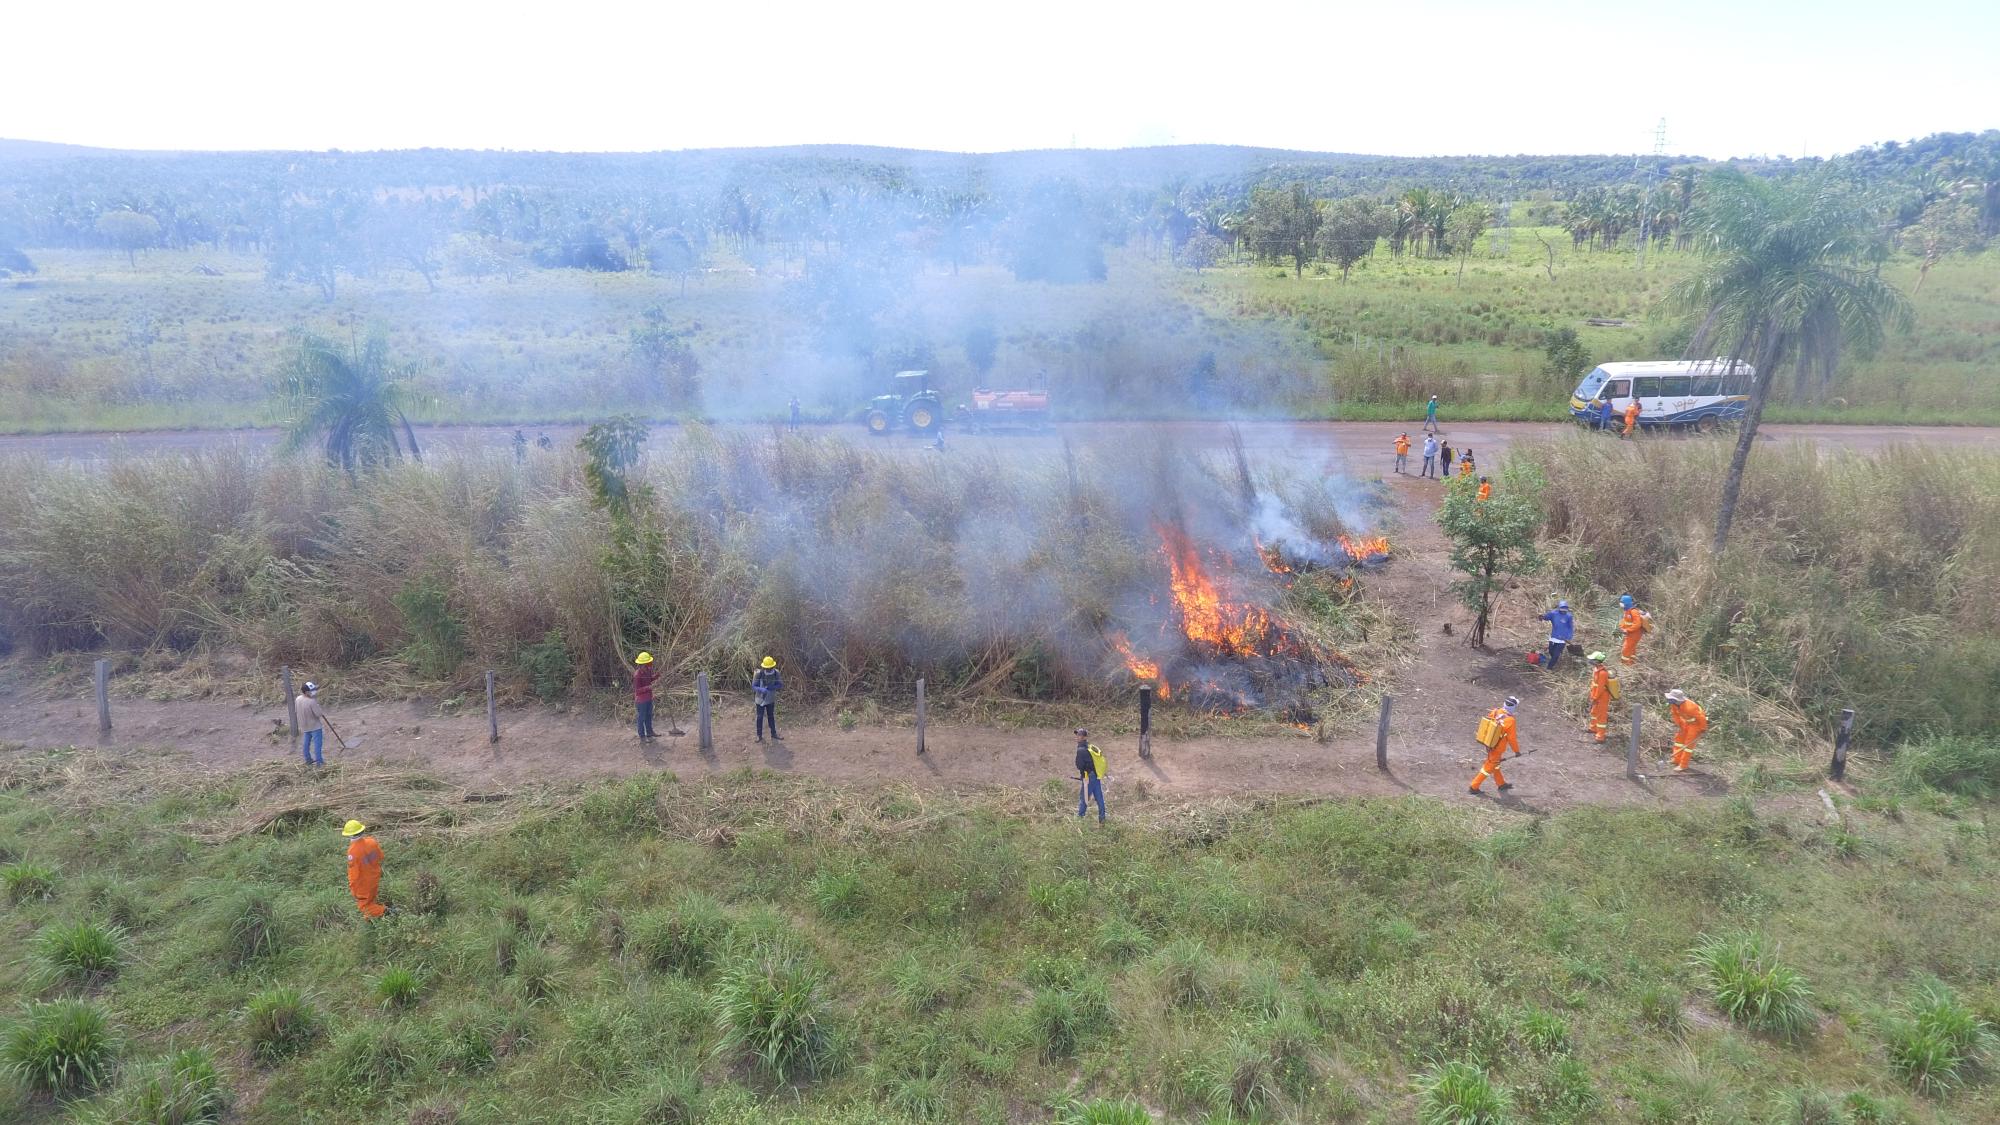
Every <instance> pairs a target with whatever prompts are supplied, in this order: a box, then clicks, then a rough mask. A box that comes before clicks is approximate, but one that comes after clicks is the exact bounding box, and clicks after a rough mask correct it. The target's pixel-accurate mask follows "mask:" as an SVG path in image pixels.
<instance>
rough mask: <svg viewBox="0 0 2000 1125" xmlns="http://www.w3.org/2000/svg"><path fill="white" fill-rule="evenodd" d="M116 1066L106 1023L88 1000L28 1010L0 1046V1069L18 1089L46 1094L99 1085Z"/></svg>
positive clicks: (115, 1047)
mask: <svg viewBox="0 0 2000 1125" xmlns="http://www.w3.org/2000/svg"><path fill="white" fill-rule="evenodd" d="M117 1061H118V1040H117V1037H116V1036H115V1035H114V1034H113V1033H112V1030H111V1023H110V1021H109V1020H107V1019H106V1018H105V1015H104V1010H103V1009H102V1008H99V1007H98V1006H97V1005H96V1004H93V1003H90V1002H89V1001H87V1000H53V1001H49V1002H47V1003H36V1004H31V1005H29V1006H28V1010H27V1011H26V1012H25V1013H24V1014H23V1015H22V1016H21V1019H20V1021H19V1022H18V1023H16V1024H15V1025H14V1026H13V1027H11V1028H9V1029H8V1031H7V1039H6V1043H5V1045H4V1046H0V1066H4V1067H5V1068H6V1070H7V1072H8V1073H9V1074H11V1075H13V1077H14V1078H15V1080H16V1081H18V1082H20V1083H21V1084H22V1085H24V1086H27V1087H29V1088H31V1089H35V1090H42V1091H46V1092H49V1093H67V1092H70V1091H73V1090H84V1089H90V1088H92V1087H96V1086H99V1085H101V1084H102V1083H103V1082H104V1081H105V1080H106V1079H107V1078H109V1077H110V1076H111V1069H112V1067H113V1066H114V1065H116V1063H117Z"/></svg>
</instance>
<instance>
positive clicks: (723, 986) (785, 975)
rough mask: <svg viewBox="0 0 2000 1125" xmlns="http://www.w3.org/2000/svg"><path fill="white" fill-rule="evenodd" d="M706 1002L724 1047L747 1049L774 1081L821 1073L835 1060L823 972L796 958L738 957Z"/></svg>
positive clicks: (831, 1010)
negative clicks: (741, 958) (773, 1077)
mask: <svg viewBox="0 0 2000 1125" xmlns="http://www.w3.org/2000/svg"><path fill="white" fill-rule="evenodd" d="M711 1003H712V1004H713V1006H714V1010H715V1018H716V1024H717V1026H719V1027H720V1028H721V1030H722V1034H723V1044H724V1046H726V1047H732V1048H738V1049H741V1050H744V1051H747V1052H748V1053H749V1054H750V1055H751V1057H753V1058H755V1059H756V1060H757V1062H758V1063H759V1064H761V1065H762V1066H763V1067H764V1068H765V1069H766V1070H768V1071H769V1072H770V1073H771V1074H773V1075H775V1076H776V1077H777V1078H778V1079H779V1080H780V1081H788V1080H789V1079H790V1078H791V1077H792V1076H793V1075H798V1074H803V1075H806V1076H809V1077H814V1078H818V1077H822V1076H824V1075H825V1074H827V1073H829V1072H830V1071H831V1070H832V1069H834V1066H835V1064H836V1063H837V1062H838V1058H837V1050H836V1048H837V1046H838V1044H837V1041H836V1039H835V1036H834V1027H833V1009H832V1005H831V1004H830V1003H829V1001H828V1000H827V996H826V981H825V977H824V976H823V975H822V974H821V973H820V972H819V970H817V969H815V968H812V967H811V966H809V965H807V964H805V963H804V962H803V961H802V960H799V959H796V958H789V957H779V956H772V955H759V956H753V957H747V958H744V959H743V960H740V961H738V962H736V963H735V964H734V965H732V966H730V967H729V968H728V969H727V970H726V971H725V972H724V973H723V974H722V978H721V979H720V980H719V981H718V982H717V983H716V989H715V994H714V997H713V999H712V1000H711Z"/></svg>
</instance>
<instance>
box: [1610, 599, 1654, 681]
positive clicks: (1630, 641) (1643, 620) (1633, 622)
mask: <svg viewBox="0 0 2000 1125" xmlns="http://www.w3.org/2000/svg"><path fill="white" fill-rule="evenodd" d="M1618 604H1619V605H1621V606H1623V607H1624V608H1625V614H1624V616H1622V617H1620V618H1619V619H1618V631H1619V632H1620V633H1622V634H1624V636H1625V647H1623V648H1621V649H1620V650H1618V663H1620V664H1637V663H1639V638H1640V637H1642V636H1644V635H1645V633H1646V630H1648V629H1650V628H1652V626H1653V619H1652V618H1651V617H1650V616H1649V615H1648V614H1647V613H1646V611H1645V610H1643V609H1640V608H1639V607H1638V606H1637V605H1635V604H1634V603H1633V601H1632V595H1630V594H1621V595H1619V598H1618Z"/></svg>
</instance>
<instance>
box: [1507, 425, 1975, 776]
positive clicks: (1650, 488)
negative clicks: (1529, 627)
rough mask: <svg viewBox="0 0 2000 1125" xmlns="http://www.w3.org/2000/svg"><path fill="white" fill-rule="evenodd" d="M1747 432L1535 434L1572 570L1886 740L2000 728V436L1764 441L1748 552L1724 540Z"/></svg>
mask: <svg viewBox="0 0 2000 1125" xmlns="http://www.w3.org/2000/svg"><path fill="white" fill-rule="evenodd" d="M1729 453H1730V449H1729V447H1728V446H1727V445H1726V444H1724V443H1719V442H1718V443H1711V442H1701V441H1675V440H1660V441H1644V442H1638V443H1618V442H1611V441H1605V440H1599V439H1597V438H1595V437H1594V436H1588V435H1577V436H1573V437H1570V438H1567V439H1563V440H1557V441H1552V442H1546V443H1537V444H1534V445H1529V446H1517V447H1516V449H1515V454H1516V455H1517V456H1523V457H1527V458H1530V459H1532V460H1534V461H1535V462H1537V463H1538V464H1540V465H1541V466H1542V469H1543V472H1544V473H1545V474H1546V476H1547V477H1548V482H1549V487H1548V490H1547V493H1546V496H1547V505H1548V522H1547V525H1546V528H1545V534H1546V535H1547V536H1548V537H1549V538H1551V539H1553V540H1556V541H1557V542H1558V544H1559V545H1560V548H1561V549H1559V550H1557V551H1555V552H1552V553H1553V554H1554V556H1555V557H1557V558H1559V559H1562V560H1564V562H1565V566H1566V569H1567V570H1568V573H1567V574H1566V575H1565V576H1564V579H1565V581H1566V582H1567V583H1568V584H1569V586H1570V588H1572V589H1575V588H1579V587H1585V588H1587V587H1589V586H1596V587H1599V588H1601V589H1602V590H1603V591H1604V592H1605V593H1606V594H1610V595H1616V594H1618V593H1624V592H1630V593H1633V594H1635V595H1637V596H1638V597H1639V598H1640V599H1641V601H1642V603H1643V604H1645V605H1646V606H1648V607H1649V608H1650V609H1651V610H1652V611H1653V613H1654V615H1655V617H1656V618H1657V619H1658V621H1659V622H1660V625H1661V633H1660V639H1661V641H1662V642H1663V643H1664V644H1666V645H1667V646H1668V647H1669V649H1670V650H1672V651H1674V652H1676V653H1677V654H1679V655H1681V656H1683V657H1685V658H1688V659H1691V660H1697V661H1701V662H1705V663H1707V664H1709V665H1711V666H1712V667H1713V668H1714V669H1716V670H1717V671H1718V672H1720V673H1721V674H1722V675H1724V676H1726V677H1728V678H1731V679H1734V680H1736V681H1737V682H1739V683H1741V684H1742V685H1744V686H1746V687H1748V688H1749V689H1751V690H1752V691H1755V692H1756V693H1758V694H1760V695H1764V696H1766V697H1768V698H1772V699H1777V700H1780V701H1782V702H1784V703H1786V704H1789V705H1791V706H1793V707H1796V708H1799V709H1801V710H1803V711H1805V712H1807V713H1808V714H1811V715H1816V716H1825V715H1828V714H1832V713H1834V712H1837V711H1838V709H1839V708H1841V707H1856V708H1858V709H1859V710H1860V712H1861V717H1862V720H1863V721H1864V722H1865V723H1867V724H1868V726H1869V728H1870V730H1871V732H1872V733H1873V734H1874V735H1876V736H1877V737H1880V738H1882V739H1884V740H1885V741H1892V740H1901V739H1904V738H1908V737H1911V736H1914V735H1916V734H1918V733H1920V732H1923V731H1926V730H1940V731H1964V732H1975V733H1976V732H1987V733H1990V732H1991V731H1993V730H1995V729H1996V728H2000V696H1996V693H1995V691H1994V685H1995V684H2000V600H1996V599H1995V597H1994V596H1993V592H1994V591H1996V590H2000V455H1996V454H1994V453H1990V452H1975V451H1965V450H1954V451H1950V452H1946V451H1940V450H1935V449H1928V448H1924V447H1922V446H1916V445H1909V446H1897V447H1893V448H1890V449H1887V450H1884V451H1881V452H1879V453H1875V454H1869V455H1863V454H1856V453H1846V452H1838V451H1831V450H1824V449H1820V448H1817V447H1813V446H1809V445H1805V444H1802V443H1794V444H1789V445H1775V444H1766V445H1760V447H1759V448H1758V449H1757V451H1756V454H1755V456H1754V457H1753V459H1752V461H1751V465H1750V470H1749V476H1748V478H1747V480H1746V481H1745V485H1744V493H1743V499H1742V502H1741V507H1740V508H1739V509H1738V514H1737V520H1738V523H1737V527H1736V531H1735V533H1734V535H1733V537H1732V540H1731V545H1730V549H1729V551H1728V552H1727V553H1726V554H1725V555H1723V556H1721V557H1715V556H1713V555H1712V554H1711V553H1710V552H1709V551H1708V547H1707V544H1708V541H1709V538H1710V536H1711V535H1712V533H1713V519H1714V512H1715V507H1716V501H1717V497H1718V496H1719V494H1720V489H1721V482H1722V476H1723V473H1724V470H1725V468H1726V466H1727V461H1728V457H1729Z"/></svg>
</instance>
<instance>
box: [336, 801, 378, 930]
mask: <svg viewBox="0 0 2000 1125" xmlns="http://www.w3.org/2000/svg"><path fill="white" fill-rule="evenodd" d="M366 831H368V826H367V825H365V824H363V823H361V822H360V821H358V820H350V821H348V822H347V825H346V826H345V827H343V828H342V829H341V830H340V834H341V835H342V836H345V837H347V839H348V841H349V842H348V845H347V889H348V890H349V891H351V892H352V893H353V894H354V905H355V906H356V907H357V908H358V909H359V910H360V911H361V915H362V917H364V918H380V917H381V916H382V915H384V914H386V913H388V907H386V906H383V905H382V904H381V903H380V902H377V901H376V900H375V896H376V894H377V893H378V892H380V891H381V889H382V845H380V844H378V843H376V842H375V837H373V836H363V835H362V833H363V832H366Z"/></svg>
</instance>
